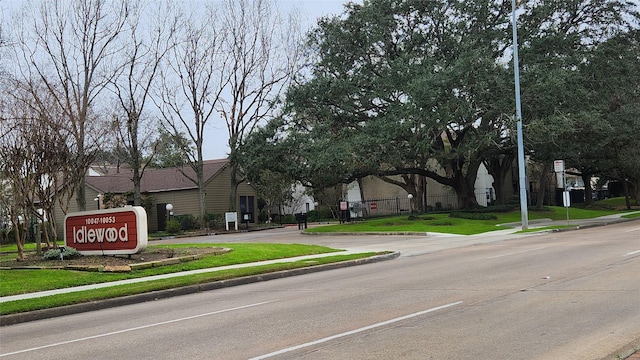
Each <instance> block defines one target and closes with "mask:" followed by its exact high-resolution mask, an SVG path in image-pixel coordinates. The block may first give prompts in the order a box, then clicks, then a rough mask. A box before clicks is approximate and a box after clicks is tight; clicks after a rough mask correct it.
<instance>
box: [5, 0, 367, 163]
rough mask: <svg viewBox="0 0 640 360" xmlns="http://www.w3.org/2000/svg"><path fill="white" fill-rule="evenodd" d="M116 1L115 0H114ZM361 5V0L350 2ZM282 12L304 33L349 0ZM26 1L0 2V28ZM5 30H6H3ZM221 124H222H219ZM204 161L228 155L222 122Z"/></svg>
mask: <svg viewBox="0 0 640 360" xmlns="http://www.w3.org/2000/svg"><path fill="white" fill-rule="evenodd" d="M116 1H117V0H116ZM123 1H126V0H123ZM200 1H201V2H202V3H206V2H215V1H218V0H196V2H200ZM351 1H353V2H357V3H362V0H351ZM275 2H276V3H277V5H278V7H279V8H280V9H281V10H282V11H283V12H290V11H297V12H299V16H300V21H301V23H302V26H303V28H304V31H305V32H306V30H308V29H309V28H311V27H313V26H315V25H316V23H317V20H318V19H319V18H321V17H323V16H329V15H337V14H341V13H342V12H343V9H344V7H343V5H344V4H345V3H347V2H349V0H275ZM27 3H28V1H27V0H0V19H1V20H2V23H3V24H2V25H3V26H2V27H3V28H4V27H5V26H8V25H9V24H10V21H11V15H12V13H13V12H15V11H17V10H18V9H19V8H20V7H22V6H23V5H25V4H27ZM5 30H7V29H5ZM220 122H222V123H220ZM203 152H204V154H203V155H204V158H205V159H220V158H225V157H227V155H228V152H229V148H228V134H227V129H226V126H225V125H224V121H223V120H222V119H220V121H218V122H216V121H212V122H211V124H210V125H208V129H206V137H205V143H204V147H203Z"/></svg>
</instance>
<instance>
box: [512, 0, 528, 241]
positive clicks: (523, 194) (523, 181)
mask: <svg viewBox="0 0 640 360" xmlns="http://www.w3.org/2000/svg"><path fill="white" fill-rule="evenodd" d="M511 18H512V24H511V25H512V26H511V27H512V28H513V73H514V76H515V82H516V119H517V120H518V126H517V127H518V176H519V178H520V213H521V216H522V230H527V229H528V228H529V216H528V213H527V177H526V172H525V168H524V166H525V164H524V140H523V139H522V107H521V105H520V70H519V67H520V65H519V63H518V30H517V28H518V26H517V24H516V0H511Z"/></svg>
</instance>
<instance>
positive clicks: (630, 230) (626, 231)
mask: <svg viewBox="0 0 640 360" xmlns="http://www.w3.org/2000/svg"><path fill="white" fill-rule="evenodd" d="M638 230H640V227H639V228H635V229H629V230H625V231H623V233H628V232H632V231H638Z"/></svg>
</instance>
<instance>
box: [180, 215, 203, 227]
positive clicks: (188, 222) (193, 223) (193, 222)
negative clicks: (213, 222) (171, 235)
mask: <svg viewBox="0 0 640 360" xmlns="http://www.w3.org/2000/svg"><path fill="white" fill-rule="evenodd" d="M174 219H175V220H176V221H178V222H179V223H180V229H182V230H194V229H198V228H199V227H200V224H198V220H197V219H196V217H195V216H193V215H191V214H184V215H176V216H174Z"/></svg>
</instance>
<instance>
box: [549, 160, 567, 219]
mask: <svg viewBox="0 0 640 360" xmlns="http://www.w3.org/2000/svg"><path fill="white" fill-rule="evenodd" d="M553 170H554V171H555V172H556V174H558V173H562V205H563V206H564V207H565V208H566V209H567V225H569V207H571V193H570V192H569V191H567V179H566V177H565V171H564V160H554V161H553Z"/></svg>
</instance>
